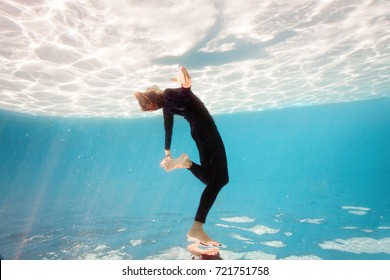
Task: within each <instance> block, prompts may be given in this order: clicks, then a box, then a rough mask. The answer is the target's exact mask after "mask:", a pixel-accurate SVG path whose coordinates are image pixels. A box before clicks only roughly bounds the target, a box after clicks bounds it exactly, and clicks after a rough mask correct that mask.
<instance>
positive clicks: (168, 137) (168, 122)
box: [163, 108, 173, 150]
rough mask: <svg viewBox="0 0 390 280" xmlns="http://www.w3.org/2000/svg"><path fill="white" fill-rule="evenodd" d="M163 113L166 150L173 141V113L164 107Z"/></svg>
mask: <svg viewBox="0 0 390 280" xmlns="http://www.w3.org/2000/svg"><path fill="white" fill-rule="evenodd" d="M163 113H164V128H165V150H170V149H171V141H172V129H173V114H172V113H170V112H169V111H168V109H166V108H163Z"/></svg>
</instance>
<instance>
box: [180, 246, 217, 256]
mask: <svg viewBox="0 0 390 280" xmlns="http://www.w3.org/2000/svg"><path fill="white" fill-rule="evenodd" d="M187 250H188V251H190V252H191V254H193V255H195V256H200V255H210V256H216V255H218V254H219V248H217V247H212V248H205V249H203V248H200V247H199V243H193V244H191V245H188V247H187Z"/></svg>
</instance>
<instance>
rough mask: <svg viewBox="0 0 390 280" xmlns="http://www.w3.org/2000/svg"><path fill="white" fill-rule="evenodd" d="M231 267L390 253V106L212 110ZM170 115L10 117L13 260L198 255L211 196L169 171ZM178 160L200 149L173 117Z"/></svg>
mask: <svg viewBox="0 0 390 280" xmlns="http://www.w3.org/2000/svg"><path fill="white" fill-rule="evenodd" d="M215 120H216V122H217V125H218V127H219V129H220V132H221V134H222V137H223V139H224V141H225V144H226V148H227V153H228V159H229V167H230V177H231V180H230V183H229V184H228V185H227V186H226V187H225V188H224V189H223V191H222V192H221V194H220V196H219V197H218V199H217V201H216V203H215V205H214V207H213V209H212V211H211V213H210V215H209V218H208V222H207V231H208V232H209V233H210V235H211V236H213V237H214V238H216V239H217V240H219V241H220V242H222V243H223V247H222V249H221V253H220V255H221V257H222V258H223V259H284V258H293V259H300V258H303V259H390V148H389V143H390V99H389V98H382V99H376V100H370V101H358V102H349V103H338V104H330V105H323V106H309V107H301V108H288V109H279V110H266V111H261V112H251V113H249V112H248V113H236V114H225V115H216V116H215ZM163 139H164V130H163V120H162V118H161V117H160V116H157V117H152V118H139V119H102V118H61V117H58V118H57V117H42V116H31V115H27V114H19V113H13V112H8V111H0V145H1V148H0V160H1V161H0V162H1V163H0V254H1V256H2V258H4V259H149V258H150V259H190V258H191V255H190V253H189V252H187V250H186V246H187V245H188V243H187V240H186V237H185V236H186V232H187V230H188V228H189V227H190V225H191V224H192V219H193V216H194V214H195V210H196V207H197V204H198V200H199V197H200V194H201V191H202V189H203V185H202V184H201V183H200V182H199V181H197V180H196V179H195V178H194V177H193V176H192V174H191V173H190V172H188V171H187V170H174V171H172V172H170V173H166V172H165V171H164V170H163V169H161V168H160V167H159V162H160V161H161V160H162V158H163V157H164V150H163V147H164V146H163V145H164V144H163V143H164V141H163ZM172 147H173V148H174V149H173V153H174V155H177V156H178V155H180V154H181V153H182V152H187V153H188V154H189V155H190V157H192V158H194V160H197V150H196V147H195V145H194V143H193V141H192V139H191V137H190V134H189V128H188V125H187V123H186V122H185V121H184V120H182V119H180V118H178V117H177V118H176V126H175V130H174V136H173V143H172Z"/></svg>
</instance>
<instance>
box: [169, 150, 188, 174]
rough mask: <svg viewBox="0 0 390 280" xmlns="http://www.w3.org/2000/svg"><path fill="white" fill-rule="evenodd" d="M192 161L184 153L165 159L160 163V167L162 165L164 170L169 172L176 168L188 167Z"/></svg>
mask: <svg viewBox="0 0 390 280" xmlns="http://www.w3.org/2000/svg"><path fill="white" fill-rule="evenodd" d="M191 165H192V161H191V160H190V158H189V157H188V155H186V154H182V155H181V156H180V157H178V158H175V159H172V158H167V159H165V162H164V163H161V167H164V169H165V171H167V172H169V171H171V170H173V169H177V168H190V167H191Z"/></svg>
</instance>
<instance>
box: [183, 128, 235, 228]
mask: <svg viewBox="0 0 390 280" xmlns="http://www.w3.org/2000/svg"><path fill="white" fill-rule="evenodd" d="M213 138H214V137H211V139H210V138H209V139H207V143H206V144H205V143H202V142H201V141H196V139H195V142H196V144H197V147H198V150H199V158H200V164H201V165H199V164H196V163H194V162H192V166H191V167H190V168H189V170H190V171H191V172H192V174H194V175H195V176H196V177H197V178H198V179H199V180H200V181H202V182H203V183H204V184H205V185H206V188H205V189H204V190H203V193H202V196H201V197H200V203H199V207H198V210H197V212H196V216H195V221H198V222H201V223H205V222H206V217H207V214H208V213H209V211H210V209H211V207H212V206H213V204H214V201H215V199H216V198H217V196H218V193H219V191H220V190H221V189H222V188H223V187H224V186H225V185H226V184H227V183H228V182H229V175H228V168H227V160H226V153H225V147H224V145H223V142H222V139H221V138H220V136H219V135H218V136H217V137H215V138H214V139H213Z"/></svg>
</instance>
